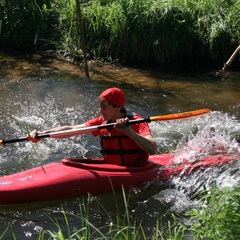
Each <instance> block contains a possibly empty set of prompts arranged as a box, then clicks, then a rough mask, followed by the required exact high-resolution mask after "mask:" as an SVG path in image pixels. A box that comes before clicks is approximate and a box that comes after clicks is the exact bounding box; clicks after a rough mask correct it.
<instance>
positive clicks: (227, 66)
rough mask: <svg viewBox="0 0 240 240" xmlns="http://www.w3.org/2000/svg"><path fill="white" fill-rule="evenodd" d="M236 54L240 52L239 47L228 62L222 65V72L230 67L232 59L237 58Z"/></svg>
mask: <svg viewBox="0 0 240 240" xmlns="http://www.w3.org/2000/svg"><path fill="white" fill-rule="evenodd" d="M238 52H240V45H239V46H238V47H237V48H236V50H235V51H234V53H233V54H232V56H231V57H230V58H229V59H228V61H227V62H226V63H225V64H224V67H223V68H222V71H224V70H226V69H227V68H229V67H230V65H231V63H232V61H233V60H234V58H235V57H236V56H237V54H238Z"/></svg>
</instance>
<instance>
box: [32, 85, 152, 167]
mask: <svg viewBox="0 0 240 240" xmlns="http://www.w3.org/2000/svg"><path fill="white" fill-rule="evenodd" d="M98 104H99V107H100V113H101V116H99V117H96V118H93V119H91V120H89V121H87V122H85V123H83V124H80V125H74V126H71V125H70V126H61V127H56V128H52V129H50V130H47V131H43V132H38V131H36V130H34V131H32V132H31V133H30V135H29V136H28V140H30V141H32V142H38V141H39V139H37V135H38V134H46V133H50V132H59V131H64V130H71V129H78V128H84V127H90V126H97V125H101V124H106V123H116V124H115V125H114V127H113V128H111V129H99V130H96V131H94V132H92V134H93V135H94V136H100V140H101V141H100V142H101V147H102V150H101V153H102V154H103V157H104V159H105V162H106V163H108V164H116V165H125V166H144V165H145V164H146V161H147V159H148V157H149V154H156V152H157V145H156V142H155V140H154V139H153V137H152V134H151V131H150V128H149V126H148V123H146V122H144V123H138V124H133V125H131V126H129V125H126V124H127V122H128V121H129V120H135V119H141V118H142V117H141V116H140V115H139V114H135V113H129V112H127V111H126V110H125V108H124V105H125V94H124V93H123V92H122V91H121V90H120V89H119V88H116V87H114V88H109V89H107V90H105V91H104V92H102V93H101V94H100V96H99V97H98ZM69 137H70V136H69Z"/></svg>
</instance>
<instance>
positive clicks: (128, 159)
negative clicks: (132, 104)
mask: <svg viewBox="0 0 240 240" xmlns="http://www.w3.org/2000/svg"><path fill="white" fill-rule="evenodd" d="M127 117H128V118H129V119H131V118H132V117H133V115H131V116H127ZM105 123H106V122H105ZM105 123H103V124H105ZM99 133H100V139H101V146H102V150H101V153H102V154H103V156H104V159H105V162H106V163H108V164H116V165H124V166H144V165H145V164H146V161H147V159H148V157H149V154H148V153H146V152H144V151H143V150H141V149H140V148H139V147H138V145H137V144H136V143H135V142H134V141H133V140H132V139H131V138H130V137H128V136H126V135H125V134H123V133H122V132H120V131H117V130H116V129H114V128H111V129H101V130H99Z"/></svg>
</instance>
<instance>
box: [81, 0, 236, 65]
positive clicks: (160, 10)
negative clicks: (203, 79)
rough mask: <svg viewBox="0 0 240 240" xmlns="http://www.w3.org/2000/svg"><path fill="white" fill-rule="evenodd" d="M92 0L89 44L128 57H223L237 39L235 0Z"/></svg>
mask: <svg viewBox="0 0 240 240" xmlns="http://www.w3.org/2000/svg"><path fill="white" fill-rule="evenodd" d="M106 2H107V1H101V0H92V1H91V2H90V3H89V5H86V6H85V8H84V10H85V11H84V20H85V28H86V31H85V32H86V33H87V39H89V41H88V46H89V49H91V50H92V49H93V50H94V52H95V53H98V54H99V55H100V56H104V54H106V56H111V57H112V58H114V59H121V60H124V61H129V62H131V63H132V62H149V63H154V62H155V63H158V64H166V63H170V62H177V61H181V60H186V59H188V60H189V59H211V60H213V61H217V60H223V59H226V57H227V56H229V53H231V50H232V49H233V48H234V47H233V46H236V45H237V44H238V42H239V39H240V35H239V28H240V23H239V7H240V6H239V1H237V0H227V1H225V0H199V1H197V0H185V1H183V0H112V1H108V2H107V3H106Z"/></svg>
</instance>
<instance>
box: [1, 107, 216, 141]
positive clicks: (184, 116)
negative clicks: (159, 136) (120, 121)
mask: <svg viewBox="0 0 240 240" xmlns="http://www.w3.org/2000/svg"><path fill="white" fill-rule="evenodd" d="M210 112H211V110H209V109H200V110H194V111H190V112H182V113H174V114H169V115H163V116H153V117H148V118H142V119H136V120H129V121H128V123H127V124H128V125H132V124H137V123H142V122H149V123H150V122H152V121H170V120H182V119H188V118H193V117H198V116H202V115H205V114H209V113H210ZM114 125H115V123H108V124H102V125H98V126H91V127H84V128H78V129H71V130H65V131H59V132H51V133H46V134H40V135H38V136H37V139H42V138H64V137H72V136H78V135H81V134H86V133H91V132H93V131H96V130H99V129H103V128H111V127H113V126H114ZM23 141H28V138H27V137H22V138H16V139H10V140H0V145H5V144H8V143H15V142H23Z"/></svg>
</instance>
